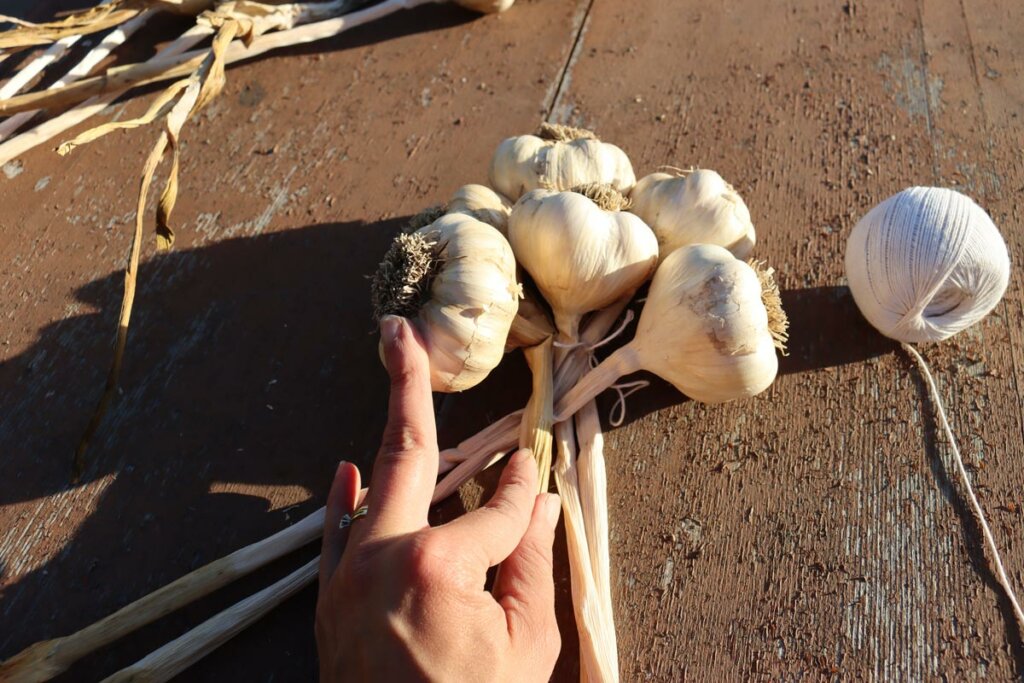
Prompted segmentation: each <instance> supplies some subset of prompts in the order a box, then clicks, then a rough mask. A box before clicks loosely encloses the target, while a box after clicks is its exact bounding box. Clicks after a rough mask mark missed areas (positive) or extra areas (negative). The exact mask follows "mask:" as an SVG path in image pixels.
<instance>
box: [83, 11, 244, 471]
mask: <svg viewBox="0 0 1024 683" xmlns="http://www.w3.org/2000/svg"><path fill="white" fill-rule="evenodd" d="M237 29H238V26H237V24H235V23H234V22H230V23H228V24H225V25H224V26H223V27H222V28H221V30H220V31H218V33H217V35H216V36H215V37H214V40H213V46H212V47H211V49H210V52H209V54H208V55H207V56H206V58H205V59H204V60H203V62H202V64H201V65H200V67H199V69H198V70H197V71H196V73H194V74H193V75H192V76H190V77H189V78H188V79H186V80H185V81H183V82H182V83H176V84H175V85H173V86H171V88H169V89H168V91H174V94H177V93H178V92H181V93H182V94H181V97H180V98H179V99H178V101H177V103H176V104H175V105H174V106H173V107H172V108H171V110H170V111H169V112H168V114H167V123H166V127H165V129H164V131H163V132H162V134H161V135H160V137H159V139H158V140H157V143H156V144H155V145H154V146H153V150H152V151H151V152H150V155H149V158H148V159H147V160H146V166H145V168H144V170H143V175H142V182H141V184H140V187H139V200H138V208H137V209H136V216H135V233H134V235H133V237H132V250H131V256H130V257H129V260H128V269H127V271H126V272H125V287H124V294H123V297H122V300H121V316H120V320H119V322H118V328H117V338H116V340H115V344H114V360H113V363H112V364H111V368H110V372H109V374H108V375H107V382H106V386H105V387H104V391H103V395H102V396H101V398H100V401H99V404H98V405H97V406H96V409H95V411H94V412H93V416H92V419H91V420H90V421H89V425H88V427H87V428H86V431H85V433H84V434H83V435H82V438H81V440H80V441H79V444H78V449H77V450H76V452H75V463H74V472H73V474H74V478H75V479H76V480H77V479H78V478H79V477H80V476H81V473H82V471H83V469H84V467H85V451H86V449H87V448H88V446H89V442H90V441H91V440H92V437H93V435H94V434H95V433H96V430H97V429H98V428H99V425H100V423H101V422H102V420H103V416H104V414H105V413H106V411H107V408H108V407H109V406H110V402H111V400H112V399H113V397H114V393H115V392H116V391H117V384H118V380H119V378H120V375H121V366H122V363H123V360H124V349H125V344H126V343H127V339H128V326H129V323H130V322H131V313H132V304H133V303H134V300H135V286H136V279H137V277H138V268H139V254H140V253H141V249H142V226H143V221H144V219H145V208H146V196H147V195H148V194H149V189H150V186H151V185H152V181H153V175H154V174H155V173H156V169H157V166H158V165H159V163H160V160H161V159H162V158H163V155H164V153H165V152H166V151H167V148H168V147H170V148H171V150H172V153H173V163H172V166H171V173H170V176H169V178H168V181H167V185H166V186H165V187H164V191H163V193H162V194H161V197H160V202H159V205H158V209H157V243H158V246H159V247H160V248H163V249H168V248H170V246H171V245H172V244H173V242H174V232H173V231H172V230H171V227H170V215H171V211H172V210H173V209H174V204H175V201H176V200H177V196H178V171H179V167H180V165H179V154H180V152H179V145H178V138H179V135H180V133H181V128H182V126H184V125H185V122H186V121H188V119H189V117H190V116H191V115H192V114H193V113H194V112H196V111H198V110H199V109H201V108H202V107H203V106H204V105H205V104H207V103H208V102H209V101H210V100H212V99H213V98H214V97H216V96H217V94H218V93H219V92H220V91H221V89H223V87H224V54H225V52H226V50H227V46H228V45H230V44H231V41H232V40H233V39H234V37H235V35H236V32H237ZM182 84H184V89H182ZM164 95H165V97H166V96H167V93H164ZM171 97H173V95H172V96H171ZM169 101H170V98H167V100H166V102H169ZM166 102H165V103H164V104H165V105H166ZM162 108H163V107H162V106H161V107H160V109H162ZM96 137H99V136H98V135H97V136H96Z"/></svg>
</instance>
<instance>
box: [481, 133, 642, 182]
mask: <svg viewBox="0 0 1024 683" xmlns="http://www.w3.org/2000/svg"><path fill="white" fill-rule="evenodd" d="M490 178H491V187H493V188H495V189H496V190H497V191H498V192H500V193H501V194H503V195H505V196H506V197H509V198H510V199H513V200H515V199H519V198H520V197H521V196H523V194H525V193H526V192H529V191H530V190H536V189H547V190H570V189H572V188H574V187H576V186H577V185H584V184H587V183H601V184H603V185H611V186H612V187H613V188H615V189H616V190H618V191H619V192H627V191H629V189H630V188H631V187H633V185H634V183H636V175H634V173H633V165H632V164H630V162H629V157H627V156H626V153H625V152H623V151H622V150H621V149H619V148H618V147H616V146H615V145H613V144H610V143H607V142H601V141H600V140H598V139H597V137H596V136H595V135H594V134H593V133H591V132H590V131H588V130H583V129H581V128H570V127H569V126H559V125H554V124H548V123H545V124H543V125H541V127H540V130H539V131H538V133H537V135H519V136H517V137H512V138H507V139H506V140H504V141H502V143H501V144H500V145H498V150H497V151H496V152H495V153H494V158H493V159H492V160H491V170H490Z"/></svg>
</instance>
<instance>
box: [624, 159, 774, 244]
mask: <svg viewBox="0 0 1024 683" xmlns="http://www.w3.org/2000/svg"><path fill="white" fill-rule="evenodd" d="M629 198H630V199H631V200H632V202H633V205H632V207H631V208H630V210H631V211H632V212H633V213H635V214H636V215H638V216H640V218H642V219H643V220H644V222H645V223H647V225H649V226H651V230H653V231H654V234H655V235H657V237H658V245H659V248H660V251H661V259H662V260H664V259H665V258H666V257H667V256H668V255H669V254H670V253H672V252H673V251H674V250H676V249H678V248H680V247H685V246H687V245H690V244H716V245H718V246H720V247H725V248H726V249H728V250H729V251H731V252H732V253H733V255H734V256H736V258H739V259H745V258H747V257H748V256H749V255H750V253H751V252H752V251H753V249H754V244H755V242H756V235H755V233H754V224H753V223H752V222H751V220H750V211H749V210H748V209H747V205H746V204H745V203H744V202H743V199H742V198H741V197H740V196H739V194H738V193H737V192H736V190H735V189H733V187H732V186H731V185H730V184H729V183H727V182H725V180H724V179H723V178H722V176H720V175H719V174H718V173H716V172H715V171H712V170H709V169H697V170H694V171H691V172H689V173H687V174H686V175H672V174H669V173H652V174H650V175H647V176H644V177H643V178H641V179H640V180H639V181H638V182H637V184H636V186H635V187H634V188H633V189H632V190H631V191H630V193H629Z"/></svg>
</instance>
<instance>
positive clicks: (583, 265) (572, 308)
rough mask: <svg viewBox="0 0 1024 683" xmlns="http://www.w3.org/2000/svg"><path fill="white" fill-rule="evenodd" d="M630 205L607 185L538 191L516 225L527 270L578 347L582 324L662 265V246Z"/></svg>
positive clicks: (516, 242)
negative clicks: (586, 318) (572, 189)
mask: <svg viewBox="0 0 1024 683" xmlns="http://www.w3.org/2000/svg"><path fill="white" fill-rule="evenodd" d="M625 206H626V200H625V198H624V197H623V196H622V195H621V194H619V193H618V192H616V191H615V190H613V189H611V188H609V187H606V186H596V185H589V186H584V187H580V188H577V190H575V191H569V192H555V191H552V190H533V191H531V192H528V193H527V194H526V195H524V196H523V198H522V199H520V200H519V201H518V202H517V203H516V205H515V207H514V208H513V210H512V216H511V217H510V218H509V224H508V238H509V243H510V244H511V245H512V251H513V252H515V255H516V258H517V259H518V261H519V263H520V264H521V265H522V266H523V268H525V269H526V271H527V272H528V273H529V274H530V275H531V276H532V277H533V280H534V282H535V283H536V284H537V288H538V289H539V290H540V292H541V294H543V295H544V298H545V300H547V302H548V303H549V304H550V305H551V311H552V313H553V314H554V317H555V327H557V328H558V332H559V338H560V340H561V341H563V342H574V341H576V337H577V335H578V331H579V323H580V319H581V318H582V317H583V316H584V315H585V314H587V313H589V312H591V311H596V310H598V309H600V308H604V307H605V306H608V305H609V304H611V303H613V302H614V301H616V300H618V299H620V298H621V297H622V296H624V295H625V294H628V293H629V292H631V291H633V290H635V289H636V288H637V287H639V286H640V285H641V284H643V283H644V282H645V281H646V280H647V278H649V277H650V276H651V273H653V272H654V268H655V266H656V265H657V262H658V241H657V239H655V237H654V233H652V232H651V229H650V228H648V227H647V226H646V225H645V224H644V222H643V221H642V220H640V219H639V218H638V217H637V216H635V215H633V214H631V213H628V212H626V211H622V210H620V209H622V208H624V207H625Z"/></svg>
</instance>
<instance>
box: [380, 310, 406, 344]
mask: <svg viewBox="0 0 1024 683" xmlns="http://www.w3.org/2000/svg"><path fill="white" fill-rule="evenodd" d="M401 327H402V319H401V318H399V317H398V316H397V315H386V316H384V317H383V318H381V319H380V338H381V341H383V342H384V346H391V345H392V344H394V343H395V340H396V339H398V331H399V329H401Z"/></svg>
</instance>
